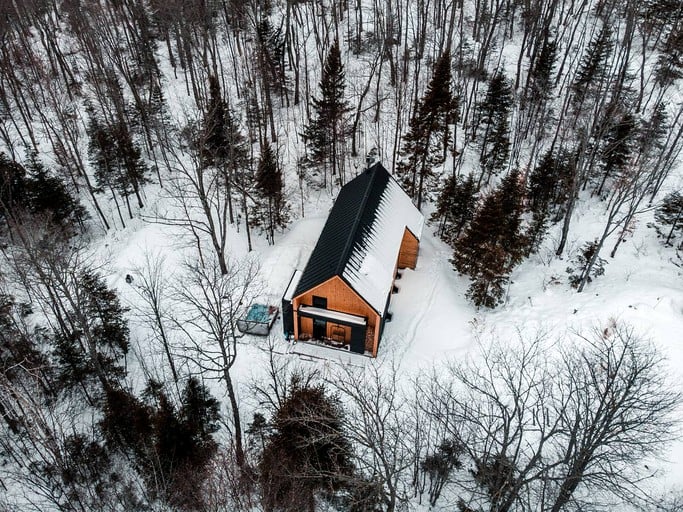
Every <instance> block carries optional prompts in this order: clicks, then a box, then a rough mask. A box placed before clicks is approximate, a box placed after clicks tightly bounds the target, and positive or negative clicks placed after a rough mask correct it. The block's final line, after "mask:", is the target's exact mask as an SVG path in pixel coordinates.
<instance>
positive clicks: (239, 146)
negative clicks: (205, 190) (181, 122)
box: [199, 75, 249, 224]
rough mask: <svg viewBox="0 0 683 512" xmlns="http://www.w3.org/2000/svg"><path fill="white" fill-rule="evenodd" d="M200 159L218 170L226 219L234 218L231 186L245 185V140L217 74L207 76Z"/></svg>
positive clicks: (246, 148) (231, 220)
mask: <svg viewBox="0 0 683 512" xmlns="http://www.w3.org/2000/svg"><path fill="white" fill-rule="evenodd" d="M199 152H200V157H201V162H202V164H203V165H204V166H206V167H213V168H215V169H217V170H218V172H219V173H220V174H221V181H222V184H223V186H224V187H225V191H226V197H227V201H228V214H229V219H230V223H231V224H233V223H234V222H235V213H234V207H233V202H232V201H233V198H232V194H233V188H234V187H235V186H236V185H239V186H242V187H246V186H247V185H248V184H247V183H244V179H245V178H247V176H246V174H245V173H246V172H247V170H248V167H249V148H248V144H247V141H246V139H245V137H244V135H242V132H241V131H240V129H239V126H238V125H237V120H236V119H235V116H234V115H233V114H232V112H231V111H230V109H229V108H228V105H227V103H226V102H225V100H224V99H223V95H222V93H221V89H220V85H219V83H218V78H217V77H216V76H214V75H211V76H209V101H208V106H207V110H206V113H205V115H204V122H203V128H202V133H201V140H200V144H199Z"/></svg>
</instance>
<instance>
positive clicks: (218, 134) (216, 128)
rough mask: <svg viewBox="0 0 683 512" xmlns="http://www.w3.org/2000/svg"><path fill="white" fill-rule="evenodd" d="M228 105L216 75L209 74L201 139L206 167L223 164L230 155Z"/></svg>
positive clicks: (201, 148)
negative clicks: (227, 125) (227, 126)
mask: <svg viewBox="0 0 683 512" xmlns="http://www.w3.org/2000/svg"><path fill="white" fill-rule="evenodd" d="M228 115H229V114H228V106H227V104H226V103H225V100H224V99H223V95H222V94H221V88H220V84H219V83H218V78H217V77H216V76H215V75H210V76H209V101H208V105H207V107H206V113H205V114H204V123H203V132H202V135H201V141H200V147H199V149H200V156H201V161H202V164H203V165H204V166H206V167H216V166H219V165H221V164H222V161H223V160H225V159H226V158H227V156H228V154H227V151H228V149H227V147H228V140H227V135H226V131H227V128H226V123H227V120H226V118H227V117H228Z"/></svg>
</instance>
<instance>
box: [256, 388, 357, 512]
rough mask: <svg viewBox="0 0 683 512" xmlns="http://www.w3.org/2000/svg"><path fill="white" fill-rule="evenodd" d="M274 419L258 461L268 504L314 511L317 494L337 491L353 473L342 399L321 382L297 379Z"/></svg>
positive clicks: (267, 506) (292, 509) (290, 509)
mask: <svg viewBox="0 0 683 512" xmlns="http://www.w3.org/2000/svg"><path fill="white" fill-rule="evenodd" d="M272 424H273V428H274V432H273V434H272V436H271V437H270V438H269V439H268V442H267V444H266V447H265V449H264V451H263V454H262V456H261V461H260V463H259V470H260V471H259V473H260V481H261V489H262V493H263V500H264V504H265V508H266V510H281V511H306V512H314V510H316V507H315V496H316V494H317V493H318V492H321V491H322V492H325V493H328V494H333V493H334V492H336V491H337V490H339V489H341V488H342V487H343V486H344V484H345V482H346V481H347V480H348V478H349V477H350V476H351V475H352V473H353V465H352V462H351V444H350V443H349V441H348V439H347V438H346V436H345V433H344V414H343V409H342V405H341V403H340V402H339V399H338V398H336V397H334V396H330V395H329V394H328V393H327V392H326V391H325V388H324V387H323V386H322V385H320V386H302V385H300V384H296V383H295V384H293V386H292V390H291V393H290V395H289V396H288V397H287V398H286V399H285V400H284V402H283V403H282V405H281V406H280V408H279V409H278V411H277V412H276V414H275V417H274V418H273V420H272Z"/></svg>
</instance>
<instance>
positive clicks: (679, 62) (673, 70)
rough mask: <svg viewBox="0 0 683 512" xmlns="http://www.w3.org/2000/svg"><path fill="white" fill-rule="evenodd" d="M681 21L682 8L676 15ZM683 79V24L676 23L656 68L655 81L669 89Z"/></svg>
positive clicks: (664, 45) (665, 42)
mask: <svg viewBox="0 0 683 512" xmlns="http://www.w3.org/2000/svg"><path fill="white" fill-rule="evenodd" d="M674 16H678V17H679V19H680V7H679V8H678V12H677V13H676V14H675V15H674ZM682 77H683V24H681V23H680V21H679V23H676V24H674V26H673V27H672V28H671V31H670V32H669V34H668V36H667V38H666V40H665V41H664V44H663V45H662V48H661V53H660V54H659V58H658V59H657V66H656V67H655V80H656V81H657V84H659V85H660V86H661V87H668V86H670V85H671V84H673V83H674V82H675V81H676V80H678V79H680V78H682Z"/></svg>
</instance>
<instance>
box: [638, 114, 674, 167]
mask: <svg viewBox="0 0 683 512" xmlns="http://www.w3.org/2000/svg"><path fill="white" fill-rule="evenodd" d="M668 121H669V116H668V114H667V112H666V106H665V105H664V103H661V102H660V103H658V104H657V106H656V107H655V108H654V109H653V111H652V115H651V116H650V118H649V119H647V120H645V121H643V122H642V123H641V127H640V130H639V133H638V152H639V153H640V154H641V155H643V157H644V158H649V157H651V156H652V155H653V154H654V153H655V152H656V151H657V150H659V149H662V148H663V147H664V141H665V139H666V135H667V133H668V129H669V126H668Z"/></svg>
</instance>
